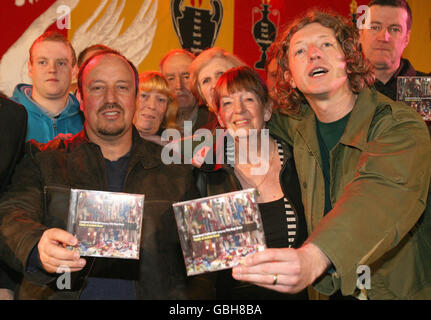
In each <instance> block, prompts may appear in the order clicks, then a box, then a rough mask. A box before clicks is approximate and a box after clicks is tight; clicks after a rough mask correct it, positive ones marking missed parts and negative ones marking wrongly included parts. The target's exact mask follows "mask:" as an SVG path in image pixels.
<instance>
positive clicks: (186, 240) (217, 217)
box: [173, 189, 266, 276]
mask: <svg viewBox="0 0 431 320" xmlns="http://www.w3.org/2000/svg"><path fill="white" fill-rule="evenodd" d="M173 208H174V212H175V219H176V222H177V227H178V234H179V237H180V242H181V247H182V250H183V255H184V262H185V265H186V270H187V275H188V276H192V275H196V274H200V273H205V272H212V271H217V270H223V269H229V268H232V267H234V266H236V265H238V264H240V263H241V261H242V260H243V259H244V258H245V257H246V256H248V255H250V254H252V253H255V252H258V251H263V250H264V249H265V248H266V243H265V235H264V231H263V226H262V219H261V216H260V212H259V207H258V204H257V193H256V189H246V190H242V191H236V192H231V193H225V194H220V195H217V196H212V197H207V198H201V199H196V200H191V201H186V202H180V203H175V204H174V205H173Z"/></svg>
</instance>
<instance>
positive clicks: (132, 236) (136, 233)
mask: <svg viewBox="0 0 431 320" xmlns="http://www.w3.org/2000/svg"><path fill="white" fill-rule="evenodd" d="M143 211H144V195H140V194H128V193H118V192H105V191H92V190H81V189H72V190H71V197H70V206H69V221H68V227H67V231H68V232H70V233H71V234H73V235H74V236H75V237H76V238H77V239H78V244H77V245H76V246H75V247H73V248H72V249H73V250H76V251H78V252H79V254H80V255H81V256H92V257H104V258H123V259H139V247H140V241H141V230H142V216H143Z"/></svg>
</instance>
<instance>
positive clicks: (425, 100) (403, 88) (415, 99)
mask: <svg viewBox="0 0 431 320" xmlns="http://www.w3.org/2000/svg"><path fill="white" fill-rule="evenodd" d="M397 100H398V101H404V102H405V103H407V104H408V105H409V106H411V107H412V108H414V109H415V110H416V111H417V112H418V113H419V114H420V115H421V116H422V119H424V120H425V121H431V77H398V78H397Z"/></svg>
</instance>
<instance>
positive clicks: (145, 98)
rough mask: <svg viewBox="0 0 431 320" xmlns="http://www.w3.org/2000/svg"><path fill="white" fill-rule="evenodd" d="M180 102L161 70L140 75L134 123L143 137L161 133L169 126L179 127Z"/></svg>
mask: <svg viewBox="0 0 431 320" xmlns="http://www.w3.org/2000/svg"><path fill="white" fill-rule="evenodd" d="M177 112H178V104H177V102H176V100H175V97H174V96H173V95H172V93H171V91H170V90H169V85H168V82H167V81H166V79H165V78H164V77H163V75H162V74H161V73H159V72H155V71H148V72H144V73H141V74H140V75H139V93H138V96H137V98H136V112H135V116H134V119H133V123H134V125H135V127H136V129H138V131H139V133H140V135H141V137H143V138H145V137H146V136H153V135H160V131H162V130H163V129H167V128H177V125H176V117H177Z"/></svg>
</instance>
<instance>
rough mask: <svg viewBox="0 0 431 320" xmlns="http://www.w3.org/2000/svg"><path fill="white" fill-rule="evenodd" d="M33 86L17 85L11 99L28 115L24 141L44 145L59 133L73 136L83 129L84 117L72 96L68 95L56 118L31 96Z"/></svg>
mask: <svg viewBox="0 0 431 320" xmlns="http://www.w3.org/2000/svg"><path fill="white" fill-rule="evenodd" d="M32 91H33V86H31V85H29V84H23V83H21V84H19V85H17V86H16V87H15V90H14V92H13V96H12V97H11V99H12V100H14V101H15V102H17V103H20V104H22V105H23V106H24V107H25V108H26V110H27V113H28V123H27V136H26V138H25V140H26V141H28V140H31V139H34V140H36V141H37V142H42V143H46V142H49V141H50V140H52V139H54V138H55V137H56V136H57V135H58V134H59V133H63V134H68V133H71V134H73V135H75V134H76V133H78V132H79V131H81V130H82V128H83V121H84V116H83V114H82V112H81V111H80V109H79V102H78V100H77V99H76V98H75V96H74V95H73V94H69V98H68V100H67V105H66V107H65V108H64V110H63V111H62V112H61V113H60V114H59V115H57V116H55V117H54V116H53V115H50V114H49V113H48V112H47V111H46V110H44V109H43V108H42V107H41V106H40V105H39V104H38V103H37V102H36V101H34V100H33V99H32V98H31V96H32Z"/></svg>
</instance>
